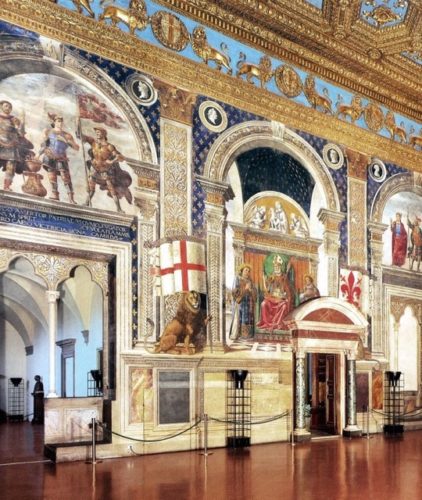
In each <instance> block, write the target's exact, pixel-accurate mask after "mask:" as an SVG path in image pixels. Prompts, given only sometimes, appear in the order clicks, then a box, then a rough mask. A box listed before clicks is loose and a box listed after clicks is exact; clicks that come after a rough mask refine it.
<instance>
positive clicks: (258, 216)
mask: <svg viewBox="0 0 422 500" xmlns="http://www.w3.org/2000/svg"><path fill="white" fill-rule="evenodd" d="M266 218H267V209H266V208H265V207H264V205H261V206H260V207H259V206H258V205H255V207H254V213H253V215H252V218H251V221H250V224H251V225H252V226H254V227H257V228H258V229H262V228H263V227H264V225H265V220H266Z"/></svg>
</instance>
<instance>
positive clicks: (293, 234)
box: [205, 122, 339, 330]
mask: <svg viewBox="0 0 422 500" xmlns="http://www.w3.org/2000/svg"><path fill="white" fill-rule="evenodd" d="M205 174H206V175H208V176H209V177H211V178H214V179H215V180H218V181H223V182H225V183H227V184H229V185H230V187H231V188H232V191H233V193H234V199H233V200H231V201H229V202H227V203H226V209H227V222H228V228H227V231H226V245H225V248H226V274H225V277H226V287H227V289H228V294H227V301H228V302H229V303H233V297H232V294H233V290H232V287H233V286H234V283H235V282H236V280H237V278H236V274H237V272H238V269H239V265H240V264H241V263H243V262H246V263H248V264H250V265H251V273H250V274H251V279H252V281H253V282H254V285H255V287H256V289H257V292H256V296H257V298H256V302H255V303H254V304H253V305H252V306H251V307H252V308H253V309H254V311H255V323H256V324H257V325H258V324H261V325H264V326H263V327H262V329H263V330H268V328H270V329H271V330H282V329H283V324H282V321H281V318H280V321H277V322H276V323H277V324H274V325H270V326H269V324H268V322H262V321H261V319H262V318H261V316H262V314H263V313H262V306H263V305H264V306H265V295H266V293H267V292H268V286H267V281H268V280H269V279H270V276H269V275H270V274H271V273H272V270H274V267H275V266H274V265H273V264H274V262H275V261H276V260H277V259H278V260H280V261H281V262H282V267H283V268H284V271H283V272H284V273H288V275H289V287H290V288H291V290H290V292H289V294H288V295H289V297H290V298H289V302H290V304H289V307H287V308H286V311H285V312H286V313H287V312H289V311H290V310H291V308H293V307H295V306H296V305H298V304H299V302H300V300H301V299H300V297H301V294H303V292H304V289H305V286H309V287H310V286H311V285H312V280H315V283H316V280H317V274H318V263H319V261H320V256H319V253H320V251H321V248H320V247H321V242H322V238H323V234H324V226H323V224H322V223H321V222H320V220H319V217H318V214H319V213H320V210H321V209H324V208H325V209H329V210H336V211H338V210H339V201H338V197H337V193H336V190H335V187H334V185H333V182H332V179H331V177H330V175H329V173H328V170H327V168H326V167H325V165H324V164H323V162H322V160H321V158H320V157H319V155H318V154H317V153H316V152H315V151H314V150H313V149H312V148H311V147H310V146H309V144H307V143H306V142H305V141H304V140H303V139H302V138H300V137H299V136H297V135H296V134H294V133H293V132H291V131H289V130H287V129H285V128H284V127H283V126H282V125H280V124H270V123H267V122H258V123H256V122H254V123H247V124H242V125H240V126H236V127H233V128H232V129H229V130H228V131H226V132H225V133H224V134H222V136H221V137H220V138H219V140H217V141H216V143H215V144H214V145H213V147H212V148H211V151H210V154H209V157H208V160H207V164H206V167H205ZM270 261H271V262H270ZM325 274H327V273H325ZM306 276H310V277H311V281H309V280H306V279H305V277H306ZM314 286H315V285H314ZM316 293H318V292H317V291H315V294H316ZM231 310H232V308H231V305H230V304H228V305H227V307H226V311H227V316H228V317H227V318H226V330H229V329H230V327H229V324H228V322H229V321H230V320H231V319H230V316H231Z"/></svg>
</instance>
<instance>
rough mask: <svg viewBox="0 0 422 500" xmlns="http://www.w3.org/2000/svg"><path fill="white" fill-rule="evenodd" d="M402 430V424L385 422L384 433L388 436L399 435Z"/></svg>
mask: <svg viewBox="0 0 422 500" xmlns="http://www.w3.org/2000/svg"><path fill="white" fill-rule="evenodd" d="M403 432H404V425H403V424H385V425H384V434H386V435H388V436H401V435H402V434H403Z"/></svg>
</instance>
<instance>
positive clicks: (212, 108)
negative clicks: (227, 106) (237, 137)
mask: <svg viewBox="0 0 422 500" xmlns="http://www.w3.org/2000/svg"><path fill="white" fill-rule="evenodd" d="M199 118H200V119H201V122H202V123H203V125H205V127H207V128H208V129H209V130H212V131H213V132H222V131H223V130H225V129H226V127H227V115H226V112H225V111H224V109H223V108H222V107H221V106H220V105H219V104H217V103H216V102H214V101H204V102H203V103H202V104H201V105H200V106H199Z"/></svg>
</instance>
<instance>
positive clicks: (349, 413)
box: [343, 351, 362, 436]
mask: <svg viewBox="0 0 422 500" xmlns="http://www.w3.org/2000/svg"><path fill="white" fill-rule="evenodd" d="M346 373H347V376H346V384H347V387H346V427H345V428H344V430H343V435H345V436H358V435H360V434H361V433H362V430H361V429H360V428H359V427H358V426H357V423H356V353H355V351H348V352H347V361H346Z"/></svg>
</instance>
